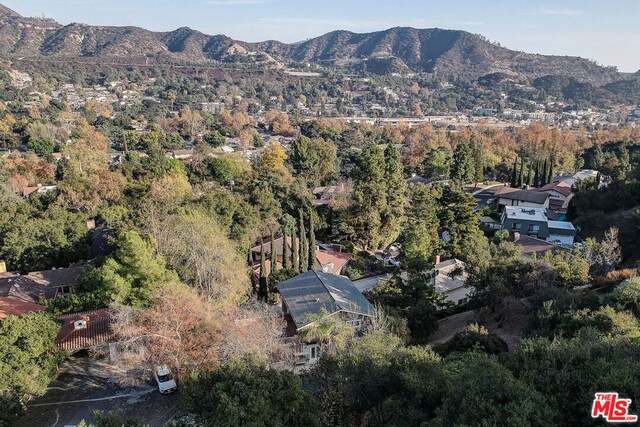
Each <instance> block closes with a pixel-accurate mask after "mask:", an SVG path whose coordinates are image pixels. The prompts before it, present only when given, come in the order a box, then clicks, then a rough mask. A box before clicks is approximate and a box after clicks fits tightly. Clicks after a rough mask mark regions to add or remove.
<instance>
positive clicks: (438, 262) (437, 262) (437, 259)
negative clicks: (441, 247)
mask: <svg viewBox="0 0 640 427" xmlns="http://www.w3.org/2000/svg"><path fill="white" fill-rule="evenodd" d="M434 264H435V265H438V264H440V255H436V260H435V261H434Z"/></svg>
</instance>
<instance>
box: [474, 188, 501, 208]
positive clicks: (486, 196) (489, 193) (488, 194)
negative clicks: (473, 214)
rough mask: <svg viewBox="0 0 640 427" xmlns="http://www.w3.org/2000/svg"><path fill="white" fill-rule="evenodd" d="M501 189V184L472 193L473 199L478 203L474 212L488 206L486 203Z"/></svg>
mask: <svg viewBox="0 0 640 427" xmlns="http://www.w3.org/2000/svg"><path fill="white" fill-rule="evenodd" d="M499 187H502V184H498V185H494V186H491V187H487V188H485V189H484V190H480V191H477V192H475V193H473V197H474V198H475V199H476V201H477V202H478V206H476V210H480V209H482V208H484V207H485V206H489V204H488V202H489V200H490V199H492V198H493V196H494V195H495V194H496V191H498V188H499Z"/></svg>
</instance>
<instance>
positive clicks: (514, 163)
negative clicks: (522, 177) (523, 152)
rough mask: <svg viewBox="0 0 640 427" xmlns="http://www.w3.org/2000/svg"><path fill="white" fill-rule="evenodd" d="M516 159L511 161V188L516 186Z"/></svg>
mask: <svg viewBox="0 0 640 427" xmlns="http://www.w3.org/2000/svg"><path fill="white" fill-rule="evenodd" d="M517 169H518V157H516V159H515V160H514V161H513V170H512V171H511V188H516V187H517V186H518V181H517V176H518V170H517Z"/></svg>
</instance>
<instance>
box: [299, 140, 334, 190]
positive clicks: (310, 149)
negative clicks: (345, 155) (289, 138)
mask: <svg viewBox="0 0 640 427" xmlns="http://www.w3.org/2000/svg"><path fill="white" fill-rule="evenodd" d="M291 148H292V153H291V157H290V158H289V161H290V162H291V166H292V167H293V170H294V171H295V172H296V174H297V175H298V176H302V177H303V178H304V179H305V181H306V183H307V185H309V186H311V187H315V186H317V185H319V184H321V183H322V182H326V181H328V180H329V179H330V178H331V177H332V176H333V175H334V174H335V172H336V147H335V145H334V144H333V143H331V142H330V141H325V140H323V139H314V140H311V139H309V138H307V137H306V136H304V135H301V136H299V137H298V138H296V139H294V140H293V142H292V143H291Z"/></svg>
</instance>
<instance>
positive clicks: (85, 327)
mask: <svg viewBox="0 0 640 427" xmlns="http://www.w3.org/2000/svg"><path fill="white" fill-rule="evenodd" d="M58 320H59V321H60V322H62V327H61V328H60V331H59V332H58V336H57V337H56V346H57V347H58V348H59V349H60V350H64V351H66V352H68V353H71V354H73V353H77V352H79V351H82V350H91V349H94V348H96V347H98V346H101V345H105V344H110V343H112V342H114V341H115V339H116V335H115V333H114V332H113V329H112V327H111V313H110V311H109V309H108V308H105V309H101V310H92V311H85V312H82V313H71V314H64V315H62V316H58Z"/></svg>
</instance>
